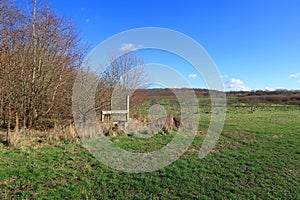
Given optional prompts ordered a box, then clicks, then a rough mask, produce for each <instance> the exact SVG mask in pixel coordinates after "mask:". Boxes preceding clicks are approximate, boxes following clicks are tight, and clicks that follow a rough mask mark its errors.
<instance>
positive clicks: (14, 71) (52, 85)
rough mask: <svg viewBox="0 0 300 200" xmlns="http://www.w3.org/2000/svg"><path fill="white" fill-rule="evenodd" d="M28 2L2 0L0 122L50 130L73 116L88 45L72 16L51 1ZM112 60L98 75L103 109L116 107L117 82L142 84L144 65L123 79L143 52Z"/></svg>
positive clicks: (139, 61) (5, 125) (11, 126)
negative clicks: (59, 11) (76, 87)
mask: <svg viewBox="0 0 300 200" xmlns="http://www.w3.org/2000/svg"><path fill="white" fill-rule="evenodd" d="M24 2H25V1H24ZM24 4H25V5H20V4H17V3H16V2H15V1H10V0H1V1H0V51H1V53H0V127H2V128H4V129H6V130H8V131H10V130H11V129H15V130H16V131H18V130H19V129H20V128H22V129H28V128H29V129H31V128H35V129H36V128H38V129H48V128H51V127H53V126H54V125H55V124H60V123H66V121H67V120H72V99H71V97H72V87H73V84H74V81H75V78H76V74H77V73H78V71H79V70H81V69H80V66H81V64H82V62H83V59H84V56H85V55H86V53H87V50H88V46H87V45H84V44H82V37H81V34H80V33H79V32H78V30H77V29H76V28H75V26H74V24H73V23H72V21H71V20H69V19H67V18H65V17H60V16H58V15H57V14H56V13H55V11H54V10H53V9H51V8H50V7H49V6H48V5H47V3H45V2H42V1H41V2H40V1H37V0H32V1H26V3H24ZM108 60H109V61H111V62H110V65H109V67H108V68H107V70H106V71H105V72H103V73H101V74H96V76H97V78H98V81H99V85H98V90H97V94H96V96H100V97H101V100H100V98H99V99H97V98H96V106H97V108H99V109H104V108H106V109H107V108H108V107H109V106H110V95H111V94H112V89H113V87H114V86H115V85H116V84H117V83H118V84H119V86H122V87H132V84H128V83H129V81H128V80H130V81H133V80H134V83H135V84H136V85H135V86H137V85H140V84H141V83H142V79H139V78H137V77H139V76H140V75H141V74H142V73H143V72H142V70H140V69H139V70H136V71H133V72H134V73H130V76H134V77H128V79H126V78H124V77H123V78H120V77H122V76H124V74H126V72H128V71H129V70H130V69H132V67H133V66H136V65H139V64H142V63H143V61H142V59H141V57H139V56H137V55H136V54H135V53H132V52H131V53H128V54H126V55H124V56H123V57H121V58H118V57H117V56H115V57H111V58H108ZM87 73H90V72H87ZM122 81H123V82H122ZM122 87H120V88H122Z"/></svg>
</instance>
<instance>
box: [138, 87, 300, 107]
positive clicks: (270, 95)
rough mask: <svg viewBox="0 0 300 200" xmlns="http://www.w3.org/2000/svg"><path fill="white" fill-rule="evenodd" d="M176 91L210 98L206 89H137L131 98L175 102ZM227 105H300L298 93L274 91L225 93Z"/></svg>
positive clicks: (299, 93) (299, 92)
mask: <svg viewBox="0 0 300 200" xmlns="http://www.w3.org/2000/svg"><path fill="white" fill-rule="evenodd" d="M172 90H173V91H176V90H181V91H184V90H194V91H195V94H196V96H197V97H198V98H210V95H209V90H208V89H177V88H176V89H160V88H155V89H138V90H136V91H135V93H134V96H133V98H135V99H136V100H138V101H139V102H141V101H144V100H147V99H148V100H149V99H151V100H153V101H157V102H159V101H160V100H162V99H165V100H166V99H168V100H176V96H175V94H174V93H173V92H172ZM226 97H227V101H228V103H251V104H257V103H267V104H283V105H300V91H289V90H276V91H262V90H258V91H251V92H243V91H240V92H226Z"/></svg>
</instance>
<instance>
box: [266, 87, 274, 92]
mask: <svg viewBox="0 0 300 200" xmlns="http://www.w3.org/2000/svg"><path fill="white" fill-rule="evenodd" d="M265 90H266V91H271V90H273V89H272V88H271V87H269V86H267V87H265Z"/></svg>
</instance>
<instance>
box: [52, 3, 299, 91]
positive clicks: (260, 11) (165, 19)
mask: <svg viewBox="0 0 300 200" xmlns="http://www.w3.org/2000/svg"><path fill="white" fill-rule="evenodd" d="M48 2H49V4H50V6H51V7H54V8H55V9H56V10H57V12H58V14H60V15H63V16H66V17H69V18H72V20H73V22H74V24H75V25H76V26H77V28H78V29H79V30H80V31H81V32H82V33H83V34H84V42H92V47H95V46H96V45H97V44H99V43H100V42H102V41H103V40H105V39H107V38H108V37H110V36H112V35H114V34H117V33H119V32H122V31H126V30H128V29H133V28H139V27H164V28H169V29H173V30H176V31H179V32H182V33H184V34H186V35H188V36H190V37H191V38H193V39H194V40H196V41H197V42H198V43H199V44H201V45H202V46H203V47H204V48H205V49H206V51H207V52H208V54H209V55H210V56H211V58H212V59H213V60H214V62H215V63H216V65H217V67H218V69H219V71H220V73H221V75H222V78H223V81H224V85H225V88H226V90H258V89H263V90H265V89H272V90H273V89H277V88H286V89H300V12H299V10H300V0H280V1H279V0H164V1H162V0H151V1H150V0H139V1H137V0H126V1H116V0H101V1H99V0H72V1H67V0H66V1H63V0H49V1H48ZM145 55H146V56H147V55H148V56H149V57H146V58H145V60H146V61H149V62H153V61H157V62H160V61H161V62H162V63H165V64H169V65H170V66H171V67H173V68H174V69H176V70H178V71H180V73H181V74H182V75H183V76H185V77H186V79H187V80H188V81H189V83H190V84H191V86H192V87H205V85H204V83H203V81H202V80H201V78H200V77H199V76H200V75H199V74H197V73H195V71H194V70H193V68H192V67H190V66H183V65H184V64H185V63H184V61H176V62H175V60H176V59H174V60H172V58H171V57H172V56H164V55H163V54H162V55H160V56H157V52H156V53H153V54H151V53H150V54H145ZM153 55H156V56H153ZM160 59H161V60H160ZM194 74H196V75H194Z"/></svg>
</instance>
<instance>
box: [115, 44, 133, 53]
mask: <svg viewBox="0 0 300 200" xmlns="http://www.w3.org/2000/svg"><path fill="white" fill-rule="evenodd" d="M135 49H136V47H135V46H134V45H133V44H131V43H123V44H122V46H121V47H120V48H119V51H121V52H126V51H133V50H135Z"/></svg>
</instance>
